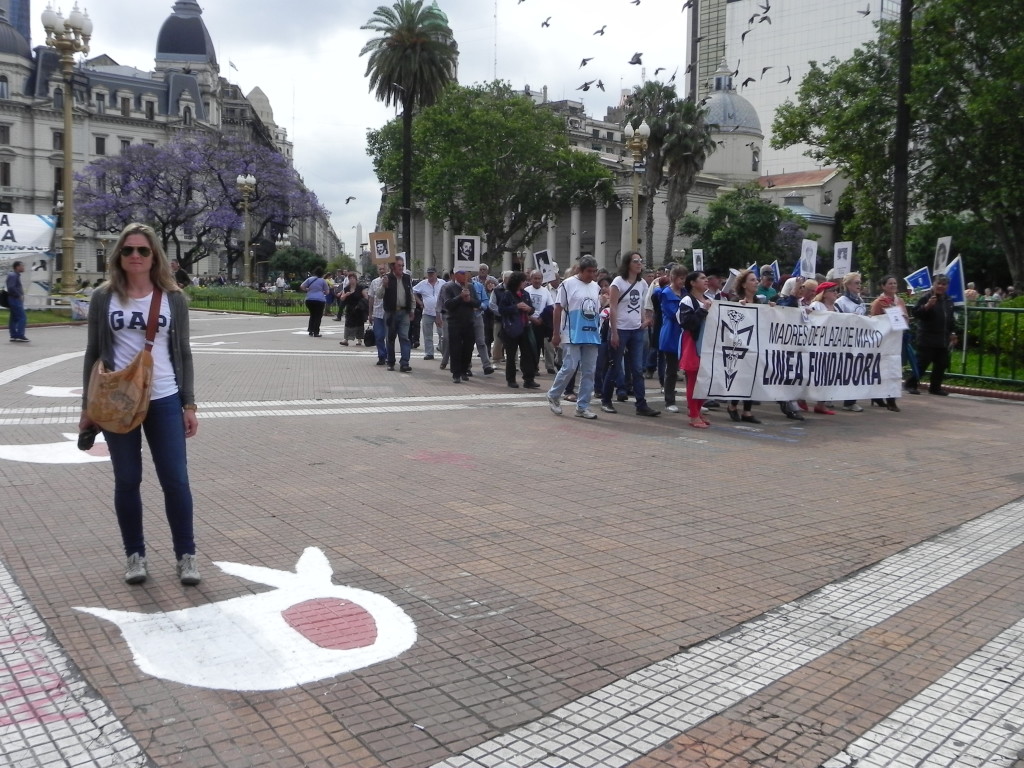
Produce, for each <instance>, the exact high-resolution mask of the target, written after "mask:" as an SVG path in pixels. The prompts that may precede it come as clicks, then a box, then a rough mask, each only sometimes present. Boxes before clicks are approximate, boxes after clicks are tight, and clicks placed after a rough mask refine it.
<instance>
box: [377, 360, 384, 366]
mask: <svg viewBox="0 0 1024 768" xmlns="http://www.w3.org/2000/svg"><path fill="white" fill-rule="evenodd" d="M377 365H385V363H384V361H383V360H378V361H377Z"/></svg>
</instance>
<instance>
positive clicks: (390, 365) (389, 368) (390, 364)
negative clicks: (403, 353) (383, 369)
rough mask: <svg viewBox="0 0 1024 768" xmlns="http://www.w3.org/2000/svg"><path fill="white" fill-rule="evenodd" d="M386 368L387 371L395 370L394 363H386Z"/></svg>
mask: <svg viewBox="0 0 1024 768" xmlns="http://www.w3.org/2000/svg"><path fill="white" fill-rule="evenodd" d="M388 370H389V371H393V370H395V364H394V363H388Z"/></svg>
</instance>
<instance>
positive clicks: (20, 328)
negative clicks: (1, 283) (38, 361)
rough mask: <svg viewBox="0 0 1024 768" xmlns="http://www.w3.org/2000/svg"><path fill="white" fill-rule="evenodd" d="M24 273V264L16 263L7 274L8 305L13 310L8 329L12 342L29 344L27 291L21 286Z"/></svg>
mask: <svg viewBox="0 0 1024 768" xmlns="http://www.w3.org/2000/svg"><path fill="white" fill-rule="evenodd" d="M24 271H25V264H24V262H21V261H16V262H14V263H13V264H11V271H10V272H8V273H7V303H8V307H9V308H10V310H11V318H10V322H9V323H8V325H7V329H8V330H9V331H10V334H11V341H16V342H22V343H27V342H28V339H26V338H25V324H26V323H27V322H28V317H27V316H26V315H25V289H24V288H23V287H22V286H21V273H22V272H24Z"/></svg>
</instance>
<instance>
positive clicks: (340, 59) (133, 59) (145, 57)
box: [32, 0, 689, 252]
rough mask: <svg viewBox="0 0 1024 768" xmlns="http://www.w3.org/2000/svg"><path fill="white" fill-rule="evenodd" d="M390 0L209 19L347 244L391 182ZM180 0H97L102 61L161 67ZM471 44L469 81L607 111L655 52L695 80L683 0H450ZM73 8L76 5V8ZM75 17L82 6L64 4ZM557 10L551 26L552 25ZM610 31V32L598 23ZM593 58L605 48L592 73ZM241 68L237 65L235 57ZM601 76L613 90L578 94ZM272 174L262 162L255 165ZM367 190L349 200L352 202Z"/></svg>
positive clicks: (457, 25) (267, 3)
mask: <svg viewBox="0 0 1024 768" xmlns="http://www.w3.org/2000/svg"><path fill="white" fill-rule="evenodd" d="M380 4H381V3H379V2H371V1H370V0H343V1H342V2H338V0H244V1H243V0H217V1H216V2H210V3H205V4H204V3H203V2H202V0H200V5H202V6H203V20H204V21H205V23H206V27H207V29H209V31H210V36H211V37H212V38H213V42H214V45H215V46H216V49H217V58H218V62H219V64H220V68H221V75H222V76H224V77H226V78H227V79H228V80H230V81H232V82H235V83H238V85H240V86H241V88H242V89H243V91H244V92H246V93H248V92H249V91H250V90H251V89H252V88H253V87H255V86H257V85H258V86H259V87H260V88H262V89H263V91H264V92H265V93H266V94H267V97H268V98H269V99H270V103H271V106H272V107H273V109H274V119H275V121H276V122H277V123H278V124H279V125H281V126H282V127H284V128H286V129H287V130H288V134H289V136H290V137H291V139H292V141H293V142H294V143H295V166H296V168H297V169H298V171H299V173H300V174H302V176H303V177H304V179H305V181H306V183H307V185H308V186H309V187H310V188H311V189H312V190H313V191H314V192H315V193H316V194H317V195H318V196H319V198H320V201H321V202H322V203H323V204H324V205H325V206H326V207H327V208H328V210H330V211H331V220H332V222H333V224H334V228H335V230H336V231H337V233H338V236H339V237H340V238H341V240H342V241H343V242H344V243H345V246H346V249H347V250H348V251H349V252H353V251H354V250H355V248H356V243H355V225H356V224H357V223H361V224H362V225H363V233H364V238H365V236H366V235H367V234H368V233H369V232H370V231H372V230H373V227H374V223H375V220H376V215H377V210H378V208H379V205H380V185H379V183H378V181H377V179H376V177H375V176H374V173H373V168H372V166H371V164H370V159H369V157H368V156H367V154H366V130H367V128H378V127H380V126H381V125H383V124H384V123H385V122H387V120H388V119H390V118H391V117H394V114H395V113H394V110H393V108H392V109H390V110H389V109H385V108H384V106H383V105H382V104H380V103H378V102H377V101H376V100H375V99H374V98H373V97H372V96H371V95H370V94H369V90H368V81H367V79H366V77H365V76H364V75H365V72H366V57H362V58H360V56H359V51H360V50H361V49H362V47H363V45H364V44H365V43H366V41H367V40H369V39H370V37H371V36H372V35H371V33H370V32H368V31H363V30H360V29H359V27H360V26H362V25H363V24H365V23H366V21H367V20H368V19H369V18H370V17H371V16H372V15H373V12H374V10H375V9H376V8H377V7H378V6H379V5H380ZM173 5H174V2H173V0H145V2H135V1H134V0H119V1H115V0H107V1H106V2H96V0H93V2H86V3H85V6H86V7H88V10H89V14H90V16H91V18H92V20H93V23H94V30H93V39H92V44H91V51H90V54H89V55H90V57H91V56H96V55H99V54H102V53H106V54H108V55H110V56H111V57H112V58H113V59H115V60H116V61H117V62H118V63H119V64H125V65H129V66H134V67H137V68H139V69H144V70H147V71H148V70H151V69H153V64H154V55H155V52H156V38H157V34H158V32H159V30H160V26H161V24H163V22H164V20H165V19H166V18H167V17H168V16H169V15H170V13H171V10H172V8H173ZM438 5H439V6H440V7H441V10H443V11H444V12H445V13H446V14H447V16H448V20H449V24H450V25H451V28H452V32H453V33H454V36H455V40H456V42H457V43H458V45H459V51H460V56H459V81H460V82H461V83H462V84H464V85H471V84H474V83H479V82H484V81H489V80H491V79H493V78H494V77H495V76H497V77H498V78H499V79H502V80H506V81H508V82H509V83H511V84H512V86H513V87H514V88H517V89H521V88H522V87H524V86H525V85H529V86H530V87H531V88H532V89H533V90H534V91H540V89H541V88H542V87H543V86H545V85H546V86H548V92H549V98H551V99H552V100H557V99H563V98H567V99H575V100H578V101H582V102H583V103H584V104H585V106H586V110H587V112H588V114H591V115H592V116H595V117H599V118H603V117H604V115H605V111H606V109H607V108H608V107H609V106H614V105H616V104H617V103H618V101H619V93H620V90H621V89H631V88H632V87H633V86H634V85H637V84H639V83H640V82H641V81H642V74H641V68H640V67H638V66H630V65H629V64H628V62H629V60H630V58H631V57H632V56H633V54H634V53H637V52H641V53H643V54H644V55H643V62H644V65H645V68H646V74H647V78H648V79H654V77H655V76H654V71H655V69H656V68H658V67H665V68H667V71H664V72H660V73H659V75H658V77H657V79H660V80H667V79H668V77H669V76H670V75H671V74H672V72H673V71H674V70H675V69H676V67H679V74H678V76H677V79H676V83H677V86H680V84H681V83H682V82H683V80H684V78H683V71H684V69H685V58H686V45H685V41H686V36H687V24H688V19H689V12H687V13H682V12H681V9H682V5H683V0H678V2H676V1H675V0H672V1H671V2H670V1H669V0H640V3H639V4H638V5H635V4H634V3H633V2H632V0H496V1H495V0H438ZM65 6H66V3H65ZM43 7H44V6H43V4H42V3H41V2H39V3H34V4H33V14H34V18H33V22H32V23H33V28H32V44H33V46H35V45H40V44H42V43H43V42H44V39H45V34H44V33H43V30H42V25H41V24H40V22H39V15H40V13H41V12H42V10H43ZM63 10H64V12H65V14H66V13H68V11H69V10H70V9H69V8H68V7H64V9H63ZM549 17H550V22H549V23H550V26H549V27H547V28H544V27H542V26H541V24H542V22H544V21H545V20H546V19H548V18H549ZM602 26H605V27H606V29H605V34H604V35H603V36H599V35H595V34H594V32H595V31H597V30H598V29H600V28H601V27H602ZM584 57H587V58H590V57H593V61H591V62H589V63H588V64H587V66H586V67H584V68H582V69H580V61H581V59H583V58H584ZM229 62H232V63H234V65H235V67H237V69H234V68H232V67H231V66H230V64H229ZM595 79H601V80H603V82H604V83H605V86H606V88H607V91H606V92H605V93H602V92H601V91H599V90H597V89H596V88H593V87H592V88H591V90H590V91H589V92H587V93H584V92H582V91H578V90H576V88H577V87H578V86H579V85H581V84H582V83H583V82H584V81H585V80H595ZM255 173H256V175H257V176H258V175H259V169H255ZM350 195H354V196H355V197H356V199H355V200H354V201H352V202H351V203H349V204H348V205H345V198H347V197H349V196H350Z"/></svg>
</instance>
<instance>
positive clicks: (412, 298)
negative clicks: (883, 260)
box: [303, 253, 957, 429]
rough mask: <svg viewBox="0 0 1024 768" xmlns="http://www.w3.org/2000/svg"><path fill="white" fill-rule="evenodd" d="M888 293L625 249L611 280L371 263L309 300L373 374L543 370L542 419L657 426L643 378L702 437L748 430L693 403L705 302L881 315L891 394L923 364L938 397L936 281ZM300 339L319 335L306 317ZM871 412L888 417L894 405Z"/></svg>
mask: <svg viewBox="0 0 1024 768" xmlns="http://www.w3.org/2000/svg"><path fill="white" fill-rule="evenodd" d="M321 278H322V276H321ZM316 279H317V276H313V277H311V278H310V279H309V280H307V281H306V283H304V284H303V286H304V290H307V292H309V291H311V290H313V291H317V289H318V288H319V287H318V286H317V285H316V284H315V281H316ZM899 287H900V283H899V280H897V278H896V277H895V276H890V275H887V276H885V277H883V278H882V280H881V281H880V283H879V284H878V288H879V291H878V295H877V296H876V297H874V298H870V299H869V298H868V297H866V296H864V295H863V294H862V278H861V275H860V274H859V273H857V272H851V273H848V274H846V275H844V276H842V277H841V278H837V279H834V280H832V279H828V278H827V277H826V276H823V275H816V276H815V277H814V278H802V277H789V276H786V277H785V279H783V280H782V281H780V282H779V283H777V282H776V281H775V275H774V273H773V272H772V270H771V269H770V268H769V267H765V268H763V269H761V270H760V274H758V273H757V272H756V271H754V270H752V269H747V270H743V271H741V272H739V273H736V271H735V270H732V271H731V274H730V275H729V276H728V279H726V274H725V273H724V272H722V271H719V270H716V269H708V270H707V271H690V270H688V269H686V268H685V267H683V266H681V265H674V264H669V265H666V266H665V267H662V268H660V269H657V270H654V269H649V268H647V267H646V266H645V264H644V260H643V258H642V257H641V255H640V254H639V253H630V254H627V255H626V257H625V258H624V259H623V260H622V261H621V263H620V265H619V268H618V269H617V271H616V272H615V273H611V272H609V271H608V270H606V269H603V268H599V267H598V265H597V262H596V260H595V259H594V258H593V257H591V256H583V257H581V258H580V259H579V260H578V261H577V262H576V263H575V264H574V265H573V266H572V267H571V268H569V269H568V270H566V271H565V273H564V274H555V275H553V276H552V277H551V279H549V280H547V281H545V280H544V277H543V275H542V273H541V271H540V270H533V271H531V272H528V273H527V272H524V271H520V270H511V271H507V272H504V273H502V274H501V276H500V278H499V277H496V276H494V275H491V274H490V269H489V267H488V266H487V265H481V266H480V267H479V268H478V269H476V270H475V272H473V273H471V271H470V270H468V269H464V268H456V269H455V270H454V271H453V272H451V273H450V274H447V273H446V274H443V275H440V274H438V271H437V269H436V268H435V267H429V268H428V269H427V271H426V276H425V277H423V278H422V279H420V280H416V281H414V280H413V279H412V275H411V274H410V273H409V272H408V270H407V269H406V265H405V263H404V261H403V260H402V259H401V258H400V257H399V258H398V259H396V260H395V261H393V262H391V263H390V264H387V265H385V264H381V265H379V266H378V267H377V275H376V277H374V278H373V279H372V280H371V281H370V282H369V283H368V284H366V283H364V282H361V281H360V280H359V278H358V276H357V275H356V274H355V273H354V272H353V273H348V274H342V275H338V276H336V277H335V280H334V281H333V283H332V284H330V285H329V286H328V285H327V284H326V283H325V286H324V287H323V293H322V297H323V300H324V301H325V302H326V301H327V296H330V297H331V299H332V300H333V301H334V302H335V306H336V308H337V309H336V316H335V317H334V319H335V320H337V321H339V322H340V321H341V320H342V318H343V317H344V319H345V340H344V341H342V342H341V344H342V345H348V344H350V343H354V344H361V343H363V340H364V339H365V340H366V342H367V345H368V346H369V345H371V344H372V345H373V346H375V347H376V351H377V365H379V366H381V367H386V369H387V370H389V371H393V370H395V369H396V366H397V369H398V370H399V371H400V372H402V373H411V372H412V370H413V367H412V355H413V350H416V349H420V348H421V347H422V353H423V357H422V359H423V361H426V362H430V361H433V362H434V363H436V364H438V365H439V367H440V369H441V370H446V371H448V373H449V374H450V375H451V380H452V383H454V384H465V383H467V382H469V381H470V380H471V379H472V377H473V376H474V373H475V372H474V363H476V362H478V363H479V368H478V370H479V372H480V373H481V374H482V375H483V376H491V375H493V374H494V373H495V371H496V370H497V369H499V368H501V369H503V371H504V374H505V381H506V384H507V386H508V387H510V388H513V389H518V388H520V387H523V388H527V389H540V388H542V386H543V385H542V384H541V383H540V382H539V381H538V378H540V377H542V376H544V375H545V374H546V375H548V376H553V377H554V378H553V380H552V381H551V382H550V384H548V385H547V387H546V389H547V392H546V395H547V400H548V405H549V406H550V408H551V410H552V412H554V413H556V414H558V415H562V413H563V404H565V403H569V404H571V406H572V409H573V410H574V412H575V414H576V415H577V416H578V417H580V418H583V419H595V418H597V413H595V411H594V410H591V408H590V403H591V400H596V401H597V402H598V403H599V408H600V411H601V412H603V413H608V414H614V413H617V412H618V410H619V409H621V408H623V407H629V406H626V405H625V404H626V403H630V402H632V407H633V409H634V411H635V413H636V414H637V415H640V416H648V417H654V416H659V415H660V413H661V411H659V410H656V409H655V408H653V407H652V406H651V405H650V403H649V402H648V388H649V387H653V381H654V380H655V379H657V381H658V388H659V395H660V397H659V398H657V399H659V400H663V401H664V404H665V406H664V410H665V411H667V412H669V413H680V411H681V407H680V406H679V405H677V400H676V398H677V395H681V397H683V398H685V410H686V415H687V418H688V419H689V424H690V426H691V427H693V428H695V429H706V428H708V426H710V420H709V414H710V413H711V412H712V411H714V410H716V409H718V410H720V411H724V413H725V414H727V415H728V418H729V419H731V420H732V421H735V422H747V423H753V424H759V423H761V418H760V417H759V415H758V414H755V412H754V406H755V405H757V403H755V402H753V401H749V400H746V401H743V400H739V401H729V402H716V401H714V400H708V401H705V400H702V399H700V398H699V397H697V396H696V395H695V384H696V378H697V372H698V370H699V367H700V349H699V343H698V341H699V339H700V336H701V329H702V327H703V324H704V322H705V320H706V318H707V316H708V311H709V309H710V308H711V305H712V302H715V301H723V300H725V301H736V302H740V303H755V302H756V303H765V304H770V305H773V306H776V305H777V306H783V307H793V308H798V309H801V310H802V311H804V312H806V313H812V312H845V313H852V314H859V315H882V314H885V312H886V310H887V309H889V308H893V307H895V308H897V309H898V310H899V311H900V312H901V313H902V314H903V315H904V318H905V319H906V320H907V321H908V324H911V323H912V324H913V326H914V327H915V328H916V332H911V331H908V332H905V333H904V338H903V352H902V354H903V363H904V368H905V369H906V370H907V372H908V373H907V375H906V379H905V380H904V382H903V386H904V388H905V389H906V391H907V392H908V393H909V394H919V393H920V389H919V388H918V386H919V383H920V380H921V377H922V374H923V373H924V372H925V371H927V370H928V369H929V368H930V369H931V371H930V378H929V387H928V392H929V393H931V394H934V395H945V394H946V390H945V389H943V386H942V383H943V378H944V376H945V373H946V370H947V368H948V366H949V360H950V348H951V346H953V345H955V344H956V341H957V338H956V332H955V325H954V320H955V318H954V308H953V303H952V301H951V300H950V298H949V296H948V295H947V288H948V281H947V280H946V278H945V277H944V276H941V275H940V276H937V277H936V278H935V281H934V285H933V287H932V289H931V290H930V291H928V292H927V293H924V294H923V295H921V296H918V297H914V300H913V301H912V302H910V303H909V304H908V303H907V302H905V301H904V299H903V298H902V297H901V296H900V293H899ZM317 298H318V299H320V296H318V297H317ZM307 303H309V302H307ZM324 306H327V304H326V303H325V305H324ZM323 311H324V310H323V308H321V312H320V314H321V315H322V314H323ZM312 314H313V310H311V323H312ZM367 324H369V329H367V328H366V327H365V326H366V325H367ZM310 335H311V336H319V335H320V334H319V320H317V322H316V327H315V329H314V328H313V326H312V325H311V328H310ZM677 385H681V390H682V391H681V392H677V389H676V387H677ZM871 404H872V405H874V406H878V407H880V408H884V409H888V410H890V411H899V410H900V407H899V404H898V402H897V400H896V398H886V399H875V400H872V403H871ZM775 405H777V406H778V408H779V410H780V412H781V414H782V415H783V416H784V417H785V418H787V419H793V420H798V421H802V420H804V419H805V416H804V413H806V412H813V413H817V414H821V415H828V416H831V415H835V413H836V410H837V409H842V410H845V411H849V412H853V413H860V412H863V410H864V408H863V406H862V405H861V404H860V403H858V402H857V401H854V400H848V401H844V402H843V403H841V404H839V403H836V404H834V403H831V402H818V403H808V402H806V401H802V400H799V401H783V402H779V403H777V404H775ZM763 415H764V414H761V416H763Z"/></svg>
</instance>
